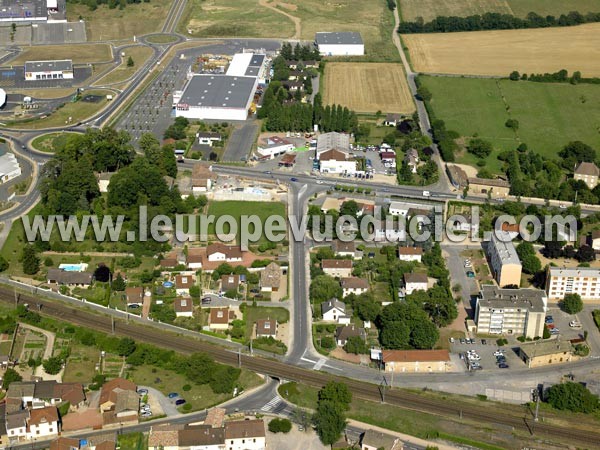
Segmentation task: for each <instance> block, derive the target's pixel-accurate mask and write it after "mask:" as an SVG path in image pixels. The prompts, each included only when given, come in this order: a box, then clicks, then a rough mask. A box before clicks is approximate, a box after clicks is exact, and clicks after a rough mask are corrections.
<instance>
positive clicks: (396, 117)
mask: <svg viewBox="0 0 600 450" xmlns="http://www.w3.org/2000/svg"><path fill="white" fill-rule="evenodd" d="M400 122H402V114H395V113H392V114H386V115H385V120H384V121H383V124H384V125H385V126H387V127H395V126H397V125H398V124H399V123H400Z"/></svg>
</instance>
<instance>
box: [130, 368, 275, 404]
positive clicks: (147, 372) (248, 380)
mask: <svg viewBox="0 0 600 450" xmlns="http://www.w3.org/2000/svg"><path fill="white" fill-rule="evenodd" d="M129 374H130V375H131V379H132V380H133V381H134V382H135V383H136V384H138V385H142V386H151V387H153V388H156V389H158V390H159V391H161V392H162V393H163V394H165V395H166V394H168V393H169V392H177V393H179V395H180V396H181V397H182V398H185V400H186V402H187V403H190V404H191V405H192V409H191V410H192V411H198V410H202V409H205V408H210V407H211V406H214V405H217V404H219V403H222V402H224V401H226V400H229V399H230V398H231V394H215V393H214V392H213V391H212V389H211V388H210V386H209V385H208V384H202V385H197V384H194V383H191V382H189V381H188V380H187V379H186V377H184V376H183V375H180V374H178V373H175V372H173V371H170V370H165V369H161V368H158V367H153V366H140V367H132V368H131V369H130V372H129ZM262 383H263V380H262V378H260V377H259V376H258V375H256V374H255V373H253V372H250V371H247V370H245V369H242V373H241V375H240V378H239V380H238V385H240V386H241V387H243V388H244V389H250V388H253V387H256V386H259V385H261V384H262ZM186 384H189V385H190V386H191V389H190V390H189V391H184V390H183V386H184V385H186Z"/></svg>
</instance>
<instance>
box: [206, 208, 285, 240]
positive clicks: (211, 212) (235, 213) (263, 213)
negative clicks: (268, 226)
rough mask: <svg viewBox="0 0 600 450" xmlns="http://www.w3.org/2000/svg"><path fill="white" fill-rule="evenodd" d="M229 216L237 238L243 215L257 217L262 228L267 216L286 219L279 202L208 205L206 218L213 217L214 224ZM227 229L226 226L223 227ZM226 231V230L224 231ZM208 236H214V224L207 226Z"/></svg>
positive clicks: (283, 209)
mask: <svg viewBox="0 0 600 450" xmlns="http://www.w3.org/2000/svg"><path fill="white" fill-rule="evenodd" d="M225 215H229V216H232V217H233V218H234V219H235V221H236V222H237V224H238V233H236V234H237V238H238V241H239V237H240V226H239V225H240V217H241V216H243V215H246V216H252V215H257V216H258V217H259V218H260V220H261V222H262V224H263V227H264V224H265V220H266V219H267V217H269V216H273V215H277V216H280V217H283V218H286V217H287V214H286V209H285V205H284V204H283V203H281V202H244V201H235V200H227V201H222V202H218V201H213V202H210V204H209V205H208V216H214V217H215V222H216V221H217V220H218V218H219V217H221V216H225ZM225 227H227V225H225ZM225 231H227V228H226V229H225ZM208 234H209V235H214V234H215V223H214V222H213V223H211V224H210V225H209V226H208ZM264 240H265V238H264V237H263V238H261V239H260V240H259V242H263V241H264Z"/></svg>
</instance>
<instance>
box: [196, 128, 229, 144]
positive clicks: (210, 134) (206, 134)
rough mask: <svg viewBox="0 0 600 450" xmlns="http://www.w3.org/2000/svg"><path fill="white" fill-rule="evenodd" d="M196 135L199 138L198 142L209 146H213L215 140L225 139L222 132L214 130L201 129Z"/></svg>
mask: <svg viewBox="0 0 600 450" xmlns="http://www.w3.org/2000/svg"><path fill="white" fill-rule="evenodd" d="M196 137H197V138H198V144H200V145H208V146H209V147H212V146H213V144H214V143H215V142H220V141H221V139H223V137H222V136H221V133H216V132H214V131H199V132H198V133H196Z"/></svg>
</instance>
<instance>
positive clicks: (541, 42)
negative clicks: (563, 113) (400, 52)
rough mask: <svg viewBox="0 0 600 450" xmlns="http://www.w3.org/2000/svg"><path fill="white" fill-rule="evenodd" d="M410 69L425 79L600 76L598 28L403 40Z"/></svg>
mask: <svg viewBox="0 0 600 450" xmlns="http://www.w3.org/2000/svg"><path fill="white" fill-rule="evenodd" d="M402 39H403V41H404V45H406V46H407V47H408V49H409V52H410V58H411V62H412V65H413V69H414V70H415V71H417V72H424V73H442V74H469V75H502V76H508V74H509V73H510V72H512V71H513V70H518V71H519V72H521V73H543V72H556V71H558V70H561V69H567V70H568V71H569V73H572V72H574V71H576V70H579V71H581V73H582V75H583V76H584V77H592V76H600V23H592V24H585V25H579V26H577V27H564V28H539V29H534V30H502V31H474V32H466V33H439V34H437V33H432V34H409V35H403V36H402Z"/></svg>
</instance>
